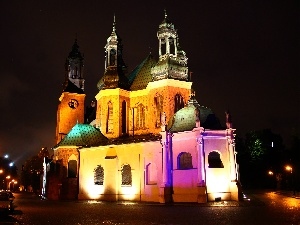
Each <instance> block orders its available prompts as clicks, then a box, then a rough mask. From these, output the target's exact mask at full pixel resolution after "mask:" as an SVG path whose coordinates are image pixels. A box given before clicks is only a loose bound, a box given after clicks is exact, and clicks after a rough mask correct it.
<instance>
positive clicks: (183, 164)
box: [177, 152, 193, 170]
mask: <svg viewBox="0 0 300 225" xmlns="http://www.w3.org/2000/svg"><path fill="white" fill-rule="evenodd" d="M177 162H178V169H180V170H188V169H193V163H192V155H191V154H190V153H188V152H181V153H180V154H179V155H178V158H177Z"/></svg>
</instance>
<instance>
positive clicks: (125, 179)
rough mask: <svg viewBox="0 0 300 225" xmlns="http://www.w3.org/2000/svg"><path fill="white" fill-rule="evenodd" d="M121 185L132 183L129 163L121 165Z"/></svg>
mask: <svg viewBox="0 0 300 225" xmlns="http://www.w3.org/2000/svg"><path fill="white" fill-rule="evenodd" d="M121 173H122V185H132V174H131V167H130V165H128V164H127V165H123V167H122V170H121Z"/></svg>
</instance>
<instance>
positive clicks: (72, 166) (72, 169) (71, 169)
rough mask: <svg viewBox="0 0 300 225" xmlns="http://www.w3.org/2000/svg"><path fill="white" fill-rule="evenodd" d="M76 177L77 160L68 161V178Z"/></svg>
mask: <svg viewBox="0 0 300 225" xmlns="http://www.w3.org/2000/svg"><path fill="white" fill-rule="evenodd" d="M76 177H77V160H69V162H68V178H76Z"/></svg>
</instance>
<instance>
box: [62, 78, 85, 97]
mask: <svg viewBox="0 0 300 225" xmlns="http://www.w3.org/2000/svg"><path fill="white" fill-rule="evenodd" d="M63 92H69V93H77V94H84V91H83V90H82V89H81V88H79V87H77V86H76V85H75V84H73V83H72V82H71V81H70V80H69V79H68V82H66V84H65V85H64V90H63Z"/></svg>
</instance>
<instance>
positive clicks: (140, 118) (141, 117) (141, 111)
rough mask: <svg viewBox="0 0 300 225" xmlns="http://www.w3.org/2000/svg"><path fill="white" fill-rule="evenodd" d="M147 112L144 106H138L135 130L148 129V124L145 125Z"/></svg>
mask: <svg viewBox="0 0 300 225" xmlns="http://www.w3.org/2000/svg"><path fill="white" fill-rule="evenodd" d="M145 111H146V109H145V107H144V105H143V104H139V105H138V106H137V112H136V121H135V128H136V129H137V130H139V129H144V128H145V127H146V124H145V120H146V119H145V117H146V116H145V114H146V112H145Z"/></svg>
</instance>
